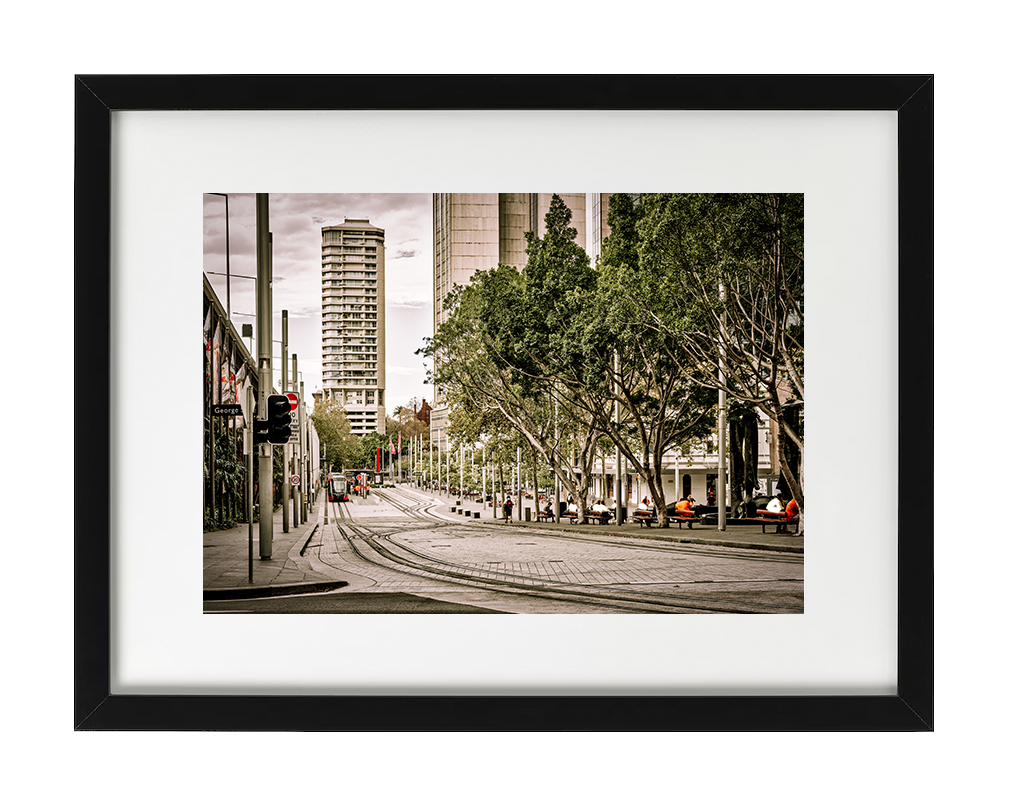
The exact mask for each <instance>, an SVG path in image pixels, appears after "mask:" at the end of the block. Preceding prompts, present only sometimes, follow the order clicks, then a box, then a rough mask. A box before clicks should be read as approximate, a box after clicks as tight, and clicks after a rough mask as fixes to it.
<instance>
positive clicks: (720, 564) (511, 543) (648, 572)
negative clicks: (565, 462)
mask: <svg viewBox="0 0 1009 806" xmlns="http://www.w3.org/2000/svg"><path fill="white" fill-rule="evenodd" d="M392 501H399V502H401V504H402V503H403V502H409V503H411V504H412V505H413V506H414V507H416V508H422V509H423V510H424V511H426V512H428V513H430V514H431V515H433V516H435V517H437V518H440V519H442V520H443V521H444V522H445V525H446V528H445V530H438V529H433V528H431V526H430V525H420V528H418V525H419V524H418V522H417V521H416V520H414V519H412V518H411V517H410V516H408V515H406V514H405V513H403V512H402V511H401V510H399V509H397V508H396V507H394V506H392V503H391V502H392ZM453 506H455V499H448V498H444V497H437V496H434V495H432V494H430V493H428V492H426V491H420V490H416V489H413V488H410V487H403V488H395V489H387V490H383V491H381V492H380V493H379V494H373V495H371V496H370V497H369V498H368V499H366V500H362V499H353V500H352V502H351V503H350V505H349V507H350V511H351V513H352V518H353V519H354V520H357V521H360V522H361V523H363V524H366V525H367V526H368V527H369V528H370V529H375V530H377V531H378V532H379V533H381V534H388V535H389V539H390V540H393V541H395V542H396V543H398V544H400V545H401V546H404V547H409V548H410V549H412V550H413V551H416V552H419V553H420V554H422V555H423V556H424V557H427V558H431V559H432V560H435V561H437V562H439V563H444V564H445V565H444V566H443V567H444V568H449V567H450V566H451V565H452V564H458V565H463V566H465V567H466V568H467V569H476V570H478V571H479V572H480V574H481V576H484V577H485V578H486V579H487V580H488V581H491V580H494V579H500V578H501V575H502V574H507V575H513V576H517V577H521V578H523V579H524V580H526V581H532V582H533V584H535V581H536V580H539V581H542V582H543V583H547V582H563V583H572V584H591V585H611V586H615V585H619V586H636V587H637V588H638V589H641V586H648V587H649V589H650V590H651V589H655V590H659V589H663V588H665V587H667V586H676V587H678V586H680V585H687V584H694V585H696V584H697V582H696V581H697V580H700V581H705V580H712V583H713V584H716V583H717V584H719V585H726V584H728V585H731V584H733V583H736V582H738V583H740V584H743V583H748V582H753V583H758V584H761V583H765V582H767V583H769V582H772V581H773V580H777V579H780V578H782V576H783V575H784V576H785V577H787V578H790V579H801V577H802V564H801V557H802V554H801V552H802V548H803V538H802V537H799V536H797V535H794V534H792V535H775V534H761V532H760V527H759V526H729V527H727V530H726V531H725V532H719V531H718V530H717V528H716V527H709V526H701V525H695V526H694V528H693V529H691V530H687V529H675V528H670V529H659V528H658V527H652V528H650V529H646V528H643V527H640V526H639V525H637V524H634V523H633V522H632V523H629V524H622V525H621V526H617V525H615V524H607V525H605V526H602V525H597V524H590V525H584V524H583V525H578V524H570V523H569V522H568V521H567V519H561V523H536V522H524V521H523V522H517V523H511V524H505V523H504V522H503V521H502V520H500V519H498V520H494V519H493V517H492V510H491V508H490V507H486V508H483V507H481V505H479V504H472V503H470V504H464V505H462V506H459V507H458V509H459V510H460V512H458V513H453V512H452V508H453ZM467 508H468V509H470V511H471V512H476V511H478V512H480V514H481V517H480V518H479V519H474V518H473V517H472V516H470V517H467V516H465V515H463V514H461V512H462V511H463V510H465V509H467ZM324 509H325V507H324V504H323V501H322V499H321V498H320V500H319V501H318V502H317V503H316V506H315V508H314V510H313V511H312V512H310V513H309V517H308V520H307V521H306V522H305V523H302V524H299V526H297V527H294V526H293V525H292V526H291V527H290V531H289V532H288V533H284V532H283V531H282V523H281V513H280V511H279V510H278V511H277V512H276V513H275V514H274V536H273V557H272V559H271V560H260V559H259V546H258V526H254V528H253V537H254V542H253V582H252V583H251V584H250V583H249V578H248V570H249V569H248V565H249V562H248V526H247V525H240V526H238V527H236V528H234V529H230V530H226V531H221V532H209V533H205V534H204V571H203V581H204V590H205V593H204V598H208V599H209V598H214V597H215V596H222V597H223V596H224V595H226V594H231V595H245V596H252V595H257V594H258V595H268V594H277V593H282V592H288V591H289V592H299V588H300V589H304V588H305V587H306V586H308V587H311V586H317V587H318V588H320V589H322V588H325V587H326V586H327V585H333V584H337V583H338V584H340V585H342V586H343V587H341V590H344V591H355V590H357V591H374V592H378V591H390V590H396V591H404V592H414V593H420V594H423V595H430V596H433V597H435V598H439V597H440V596H441V595H445V594H448V593H451V592H452V591H455V592H458V591H459V590H460V586H459V585H457V584H453V583H451V582H445V581H444V580H440V579H431V578H424V577H423V575H422V574H420V572H418V573H419V575H418V576H417V577H415V578H413V579H410V578H408V577H407V578H404V576H403V574H401V573H399V572H396V571H392V570H386V569H382V568H379V567H376V566H375V565H372V564H370V563H368V562H366V561H364V560H362V559H361V558H359V557H358V556H356V554H354V552H353V551H352V550H351V548H350V544H349V542H348V541H347V540H346V539H345V538H344V537H343V536H342V535H341V533H340V530H339V529H338V528H337V524H336V517H335V513H334V511H333V509H332V508H331V510H330V515H329V517H330V519H331V522H330V523H326V522H325V513H324ZM499 512H500V510H499ZM291 522H292V524H293V518H292V521H291ZM593 538H595V539H593ZM614 538H617V539H618V540H616V541H614V542H608V541H610V540H613V539H614ZM617 543H619V545H618V544H617ZM674 547H675V548H676V549H677V550H675V551H670V549H671V548H674ZM712 547H719V548H717V549H713V548H712ZM303 549H304V554H302V551H303ZM732 549H738V550H739V551H736V552H733V551H732ZM754 550H756V551H754ZM643 551H644V552H645V553H644V554H643V553H642V552H643ZM751 551H753V552H754V553H753V554H752V555H751V554H750V552H751ZM756 552H761V553H759V554H758V553H756ZM763 552H768V553H767V554H764V553H763ZM741 554H742V555H748V561H747V562H745V563H741V562H738V561H735V562H733V561H732V560H733V559H735V560H738V558H739V555H741ZM783 563H787V564H786V565H783Z"/></svg>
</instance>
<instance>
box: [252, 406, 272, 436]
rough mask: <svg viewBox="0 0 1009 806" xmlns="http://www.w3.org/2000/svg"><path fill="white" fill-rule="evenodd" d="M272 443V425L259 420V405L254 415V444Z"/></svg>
mask: <svg viewBox="0 0 1009 806" xmlns="http://www.w3.org/2000/svg"><path fill="white" fill-rule="evenodd" d="M269 441H270V424H269V423H268V422H267V421H266V420H260V419H259V404H258V403H257V404H256V408H255V409H254V410H253V414H252V444H253V445H262V444H263V443H264V442H269Z"/></svg>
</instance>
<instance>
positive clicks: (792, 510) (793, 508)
mask: <svg viewBox="0 0 1009 806" xmlns="http://www.w3.org/2000/svg"><path fill="white" fill-rule="evenodd" d="M798 514H799V505H798V504H797V503H795V499H794V498H793V499H792V500H791V501H789V502H788V504H787V506H786V507H785V523H782V524H781V525H780V526H778V527H777V528H776V529H775V530H774V531H775V532H777V533H778V534H783V535H790V534H792V533H791V532H790V531H788V521H790V520H792V518H794V517H795V516H796V515H798Z"/></svg>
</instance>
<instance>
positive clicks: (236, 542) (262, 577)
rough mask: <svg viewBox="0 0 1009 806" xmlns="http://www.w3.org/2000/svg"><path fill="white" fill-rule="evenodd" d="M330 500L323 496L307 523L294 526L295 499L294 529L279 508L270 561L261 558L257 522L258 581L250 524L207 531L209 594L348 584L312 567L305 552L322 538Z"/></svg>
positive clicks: (236, 596)
mask: <svg viewBox="0 0 1009 806" xmlns="http://www.w3.org/2000/svg"><path fill="white" fill-rule="evenodd" d="M323 504H324V500H323V497H322V496H321V495H320V496H319V497H318V498H317V499H316V502H315V507H314V511H312V510H309V512H308V519H307V520H306V521H305V522H304V523H300V522H299V524H298V525H297V526H295V525H294V507H293V503H292V506H291V508H290V509H289V511H288V528H289V531H288V532H286V533H285V532H284V523H283V521H284V513H283V510H282V509H278V510H277V511H276V512H274V513H273V552H272V556H271V558H270V559H269V560H261V559H260V558H259V524H258V523H254V524H252V583H251V584H250V582H249V525H248V523H242V524H239V525H238V526H236V527H235V528H233V529H224V530H222V531H219V532H204V533H203V598H204V600H207V599H247V598H253V597H255V596H278V595H283V594H287V593H309V592H314V591H324V590H335V589H337V588H342V587H344V586H345V585H346V584H347V583H346V582H344V581H341V580H334V579H333V578H332V577H328V576H326V575H324V574H320V573H318V572H317V571H314V570H312V568H311V566H310V565H309V562H308V560H306V559H304V558H303V557H302V556H301V551H302V549H303V548H304V547H305V545H306V544H307V543H308V542H309V541H310V540H312V541H317V540H319V539H320V534H319V531H317V529H321V528H322V521H323V510H324V507H323Z"/></svg>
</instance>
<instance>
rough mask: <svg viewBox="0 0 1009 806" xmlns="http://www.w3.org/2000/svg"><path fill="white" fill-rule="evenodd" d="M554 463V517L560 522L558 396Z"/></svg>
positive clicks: (559, 424)
mask: <svg viewBox="0 0 1009 806" xmlns="http://www.w3.org/2000/svg"><path fill="white" fill-rule="evenodd" d="M554 456H555V457H556V458H555V459H554V464H555V465H556V466H557V467H556V469H555V470H554V517H556V518H558V521H557V522H558V523H560V520H559V518H560V516H561V463H560V457H561V421H560V415H559V412H558V407H557V398H554Z"/></svg>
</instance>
